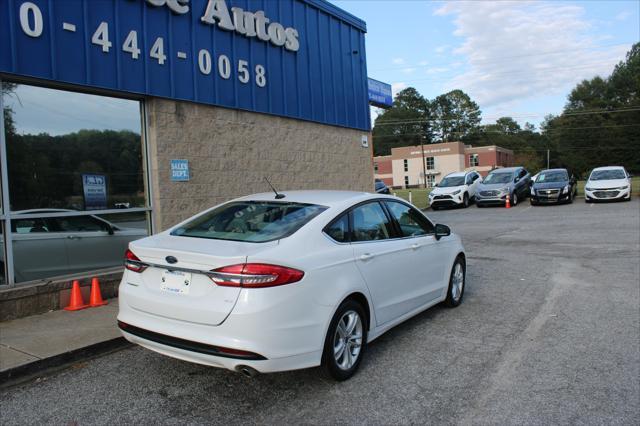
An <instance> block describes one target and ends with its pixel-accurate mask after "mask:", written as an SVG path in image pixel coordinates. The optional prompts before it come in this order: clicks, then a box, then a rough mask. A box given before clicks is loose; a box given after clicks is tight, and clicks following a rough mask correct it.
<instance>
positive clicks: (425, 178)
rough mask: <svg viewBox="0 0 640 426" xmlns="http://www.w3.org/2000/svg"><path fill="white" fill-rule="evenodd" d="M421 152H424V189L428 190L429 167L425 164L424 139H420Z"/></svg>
mask: <svg viewBox="0 0 640 426" xmlns="http://www.w3.org/2000/svg"><path fill="white" fill-rule="evenodd" d="M420 150H421V151H422V176H423V179H424V188H425V189H427V165H426V164H425V162H424V161H425V160H424V137H420Z"/></svg>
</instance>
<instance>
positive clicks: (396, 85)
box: [391, 81, 407, 98]
mask: <svg viewBox="0 0 640 426" xmlns="http://www.w3.org/2000/svg"><path fill="white" fill-rule="evenodd" d="M406 88H407V83H405V82H403V81H400V82H397V83H392V84H391V93H392V94H393V97H394V98H395V97H396V95H397V94H398V92H399V91H401V90H402V89H406Z"/></svg>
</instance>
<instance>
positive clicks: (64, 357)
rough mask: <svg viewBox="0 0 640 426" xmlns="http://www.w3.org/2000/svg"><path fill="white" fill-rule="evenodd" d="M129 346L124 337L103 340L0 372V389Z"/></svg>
mask: <svg viewBox="0 0 640 426" xmlns="http://www.w3.org/2000/svg"><path fill="white" fill-rule="evenodd" d="M129 346H131V343H129V342H128V341H127V340H126V339H125V338H124V337H116V338H114V339H110V340H105V341H103V342H99V343H95V344H93V345H89V346H85V347H83V348H78V349H74V350H72V351H69V352H64V353H61V354H59V355H54V356H52V357H49V358H44V359H39V360H37V361H34V362H30V363H28V364H24V365H20V366H18V367H14V368H10V369H8V370H5V371H2V372H0V389H4V388H8V387H11V386H15V385H19V384H21V383H24V382H27V381H29V380H32V379H35V378H36V377H38V376H40V375H43V374H45V373H47V374H50V373H52V372H55V371H58V370H62V369H64V368H67V367H69V366H70V365H71V364H74V363H77V362H79V361H85V360H89V359H92V358H96V357H98V356H102V355H106V354H109V353H112V352H116V351H119V350H121V349H124V348H127V347H129Z"/></svg>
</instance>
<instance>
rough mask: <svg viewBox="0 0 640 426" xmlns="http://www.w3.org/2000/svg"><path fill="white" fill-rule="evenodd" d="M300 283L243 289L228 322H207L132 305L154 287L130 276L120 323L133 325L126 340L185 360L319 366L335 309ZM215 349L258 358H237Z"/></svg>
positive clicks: (271, 367) (263, 368)
mask: <svg viewBox="0 0 640 426" xmlns="http://www.w3.org/2000/svg"><path fill="white" fill-rule="evenodd" d="M301 286H302V284H301V283H297V284H296V287H294V286H293V285H291V286H282V287H274V288H267V289H243V290H242V292H241V294H240V296H239V298H238V300H237V302H236V305H235V306H234V308H233V310H232V312H231V313H230V314H229V316H228V317H227V318H226V319H225V320H224V322H222V324H220V325H208V324H200V323H193V322H188V321H182V320H177V319H173V318H170V316H171V312H166V313H162V315H159V314H158V313H150V312H145V311H143V310H140V309H136V308H133V307H132V306H131V305H130V304H129V303H128V302H127V300H128V298H132V299H133V295H132V293H137V294H136V296H137V297H138V298H139V297H140V295H142V294H144V292H145V291H149V290H147V289H145V288H144V287H142V286H132V285H131V284H128V283H127V282H126V274H125V276H124V277H123V281H122V283H121V284H120V294H119V299H120V303H119V313H118V321H119V322H120V323H124V324H126V325H129V326H132V327H133V328H129V331H127V327H126V326H125V327H121V331H122V334H123V335H124V337H125V338H126V339H127V340H129V341H131V342H133V343H136V344H139V345H141V346H144V347H146V348H148V349H151V350H153V351H156V352H159V353H162V354H164V355H168V356H171V357H174V358H178V359H182V360H185V361H191V362H195V363H199V364H205V365H210V366H214V367H223V368H228V369H230V370H236V368H237V367H239V366H245V365H246V366H249V367H252V368H254V369H256V370H257V371H259V372H262V373H267V372H275V371H284V370H295V369H300V368H307V367H313V366H317V365H320V360H321V357H322V348H323V344H324V338H325V333H326V327H327V325H328V319H330V318H331V315H332V309H331V307H328V306H323V305H319V304H317V303H315V302H314V300H313V299H312V298H310V297H308V298H307V296H305V294H306V292H305V291H304V290H303V289H301V288H300V287H301ZM286 287H290V288H286ZM265 295H266V296H265ZM175 297H180V296H179V295H177V296H175ZM138 330H142V331H143V332H139V331H138ZM215 348H224V349H227V350H228V349H231V350H232V351H233V350H235V351H246V352H250V353H252V354H256V355H258V356H257V357H249V358H247V357H246V356H239V357H234V356H230V355H229V353H220V352H218V353H216V350H215Z"/></svg>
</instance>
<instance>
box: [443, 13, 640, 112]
mask: <svg viewBox="0 0 640 426" xmlns="http://www.w3.org/2000/svg"><path fill="white" fill-rule="evenodd" d="M435 14H436V15H439V16H453V18H454V19H453V23H454V25H455V28H456V29H455V31H454V35H456V36H458V37H460V38H461V39H462V44H461V45H460V46H458V47H457V48H455V49H454V50H453V51H454V53H456V54H458V55H461V56H462V57H464V58H466V61H467V67H466V70H467V71H465V72H464V73H462V74H459V75H458V76H456V77H454V78H453V79H452V80H451V81H450V82H449V83H448V84H447V89H453V88H459V89H462V90H464V91H466V92H467V93H469V95H470V96H471V97H472V98H473V99H474V100H476V101H477V102H478V103H480V106H481V107H494V106H498V105H502V104H504V105H506V104H508V105H513V104H514V103H519V102H522V101H524V100H526V99H528V98H533V97H537V96H541V95H557V94H561V93H566V92H567V91H568V90H570V89H571V88H572V87H573V86H574V85H575V84H576V83H578V82H580V81H581V80H582V79H586V78H591V77H593V76H595V75H603V76H606V75H608V74H609V73H610V72H611V70H612V69H613V65H614V64H616V63H617V62H618V61H620V60H621V59H623V58H624V54H625V52H626V50H628V48H629V46H617V47H611V48H609V49H606V50H602V49H597V50H596V49H594V46H597V44H596V43H597V42H598V41H599V40H601V37H599V36H597V35H594V34H591V33H590V31H591V25H590V22H589V21H587V19H586V18H585V16H584V15H585V13H584V9H583V8H582V7H581V6H576V5H570V4H566V3H555V2H538V1H517V2H513V1H500V2H449V3H446V4H444V5H443V6H442V7H440V8H439V9H437V10H436V11H435Z"/></svg>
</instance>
